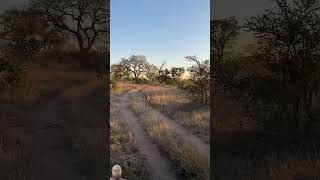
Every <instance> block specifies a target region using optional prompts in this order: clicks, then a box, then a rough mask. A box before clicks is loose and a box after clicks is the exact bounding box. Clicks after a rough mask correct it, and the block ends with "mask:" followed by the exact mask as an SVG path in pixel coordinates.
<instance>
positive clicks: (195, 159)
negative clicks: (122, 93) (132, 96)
mask: <svg viewBox="0 0 320 180" xmlns="http://www.w3.org/2000/svg"><path fill="white" fill-rule="evenodd" d="M133 102H134V101H133ZM131 108H132V109H133V111H134V112H135V113H136V114H137V115H139V117H140V120H141V122H142V124H143V125H144V127H145V129H146V132H147V134H148V135H149V137H150V138H151V139H152V140H153V141H154V142H156V144H157V145H158V146H159V147H160V149H161V150H162V152H164V153H165V154H166V155H167V156H168V157H169V158H170V159H171V160H172V161H173V162H174V164H175V165H176V166H177V168H178V169H179V170H180V172H179V174H180V176H182V177H183V179H209V172H210V170H209V162H208V161H207V159H206V157H204V156H202V155H201V154H199V153H198V152H196V150H195V149H194V148H193V147H192V146H191V145H190V144H188V143H186V142H185V141H184V140H182V138H180V137H178V136H177V135H176V134H175V133H174V130H173V129H171V128H170V127H169V126H168V124H166V123H165V122H163V121H159V120H157V119H156V118H155V117H156V116H155V115H154V114H152V113H151V112H148V111H143V105H142V104H141V103H137V102H134V103H132V104H131Z"/></svg>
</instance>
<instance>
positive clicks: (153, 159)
mask: <svg viewBox="0 0 320 180" xmlns="http://www.w3.org/2000/svg"><path fill="white" fill-rule="evenodd" d="M120 101H121V102H120V106H119V109H120V115H121V118H122V119H123V120H125V121H126V123H128V126H129V128H130V129H131V130H132V132H133V133H134V135H135V140H136V147H137V149H138V150H139V151H140V153H141V154H142V155H143V156H144V157H145V158H146V160H147V163H148V165H149V167H150V174H151V178H152V179H153V180H165V179H173V177H174V175H173V172H170V167H171V165H170V163H169V162H168V161H167V160H166V159H165V158H164V157H162V156H161V155H160V152H159V150H158V148H157V147H156V145H155V144H153V143H152V142H151V141H150V140H149V139H148V138H147V137H146V135H145V134H144V131H143V129H142V127H141V125H140V124H139V122H138V119H137V117H136V116H135V115H134V113H133V112H132V110H131V109H130V108H129V105H130V98H129V94H128V93H124V94H123V95H122V96H121V97H120Z"/></svg>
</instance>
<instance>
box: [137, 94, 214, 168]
mask: <svg viewBox="0 0 320 180" xmlns="http://www.w3.org/2000/svg"><path fill="white" fill-rule="evenodd" d="M131 95H132V96H136V97H138V98H137V99H139V102H140V103H143V98H142V95H143V94H142V92H141V91H139V93H135V94H131ZM144 107H145V108H144V111H148V112H151V113H152V114H154V115H155V116H156V117H158V118H157V119H158V120H162V121H164V122H166V123H167V124H168V125H169V127H170V128H172V129H174V132H175V133H176V134H177V135H178V136H179V137H181V138H182V139H184V140H185V141H186V142H188V143H190V144H191V145H192V146H193V147H194V148H195V149H196V150H197V151H198V152H199V153H200V154H202V155H203V156H205V157H207V158H208V161H209V162H210V145H208V144H207V143H205V142H204V141H202V140H201V139H200V138H199V137H197V136H195V135H194V134H193V133H192V131H190V130H188V129H185V128H184V127H182V126H181V125H180V124H178V123H176V122H175V121H174V120H172V119H170V118H169V117H167V116H166V115H164V114H163V113H161V112H160V111H158V110H156V109H154V108H152V107H151V106H149V105H147V104H145V105H144Z"/></svg>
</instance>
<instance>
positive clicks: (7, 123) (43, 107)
mask: <svg viewBox="0 0 320 180" xmlns="http://www.w3.org/2000/svg"><path fill="white" fill-rule="evenodd" d="M25 72H26V75H25V79H24V80H25V81H24V82H23V84H22V85H21V86H19V87H16V88H13V89H10V90H7V91H4V92H2V93H1V96H0V118H1V125H0V159H1V160H0V162H1V167H6V168H2V169H1V171H0V177H6V178H7V179H26V180H28V179H34V178H41V177H42V178H45V177H44V176H42V175H41V173H43V172H45V171H47V170H48V169H54V168H61V169H63V171H61V175H59V174H57V173H54V172H50V173H46V174H47V177H49V176H51V177H55V176H56V177H57V178H58V179H59V177H60V178H63V176H64V175H65V176H67V175H66V174H68V177H69V178H70V179H73V178H79V177H86V178H87V179H91V178H93V179H94V178H99V177H97V176H96V175H94V174H100V175H103V174H104V173H103V172H104V171H105V169H103V167H104V165H103V164H104V162H103V158H102V156H103V154H104V153H105V151H102V150H103V146H102V145H103V143H104V139H103V138H102V137H104V136H103V132H105V126H103V125H106V124H102V123H101V117H99V116H100V115H101V112H102V113H103V114H102V115H105V113H104V112H105V111H104V110H103V109H101V108H103V107H104V105H105V100H104V99H103V94H104V89H103V88H104V87H103V86H102V84H101V82H102V81H101V80H100V79H97V77H96V73H94V72H89V71H83V70H79V69H78V70H76V69H71V68H68V67H67V66H64V65H55V66H51V65H50V66H49V67H48V66H41V65H35V64H30V65H28V66H27V67H26V69H25ZM101 90H102V91H101ZM80 97H81V98H80ZM99 99H100V100H99ZM86 105H87V106H86ZM88 106H89V107H88ZM97 107H98V108H97ZM100 107H101V108H100ZM80 109H82V110H81V112H85V113H84V114H86V115H83V114H82V115H79V111H80ZM92 109H96V110H98V109H101V111H100V112H97V111H94V110H92ZM80 114H81V113H80ZM90 114H91V115H90ZM102 118H104V117H102ZM88 119H90V120H91V121H88ZM98 127H99V128H98ZM35 144H37V146H34V145H35ZM40 152H41V153H40ZM56 156H57V157H56ZM66 157H68V158H66ZM41 159H43V160H41ZM44 161H47V163H45V164H43V163H44ZM59 163H60V164H59ZM59 166H60V167H59ZM89 166H90V167H91V169H90V168H87V167H89ZM99 167H100V168H99ZM83 168H86V169H85V170H83ZM71 177H72V178H71ZM100 178H101V177H100Z"/></svg>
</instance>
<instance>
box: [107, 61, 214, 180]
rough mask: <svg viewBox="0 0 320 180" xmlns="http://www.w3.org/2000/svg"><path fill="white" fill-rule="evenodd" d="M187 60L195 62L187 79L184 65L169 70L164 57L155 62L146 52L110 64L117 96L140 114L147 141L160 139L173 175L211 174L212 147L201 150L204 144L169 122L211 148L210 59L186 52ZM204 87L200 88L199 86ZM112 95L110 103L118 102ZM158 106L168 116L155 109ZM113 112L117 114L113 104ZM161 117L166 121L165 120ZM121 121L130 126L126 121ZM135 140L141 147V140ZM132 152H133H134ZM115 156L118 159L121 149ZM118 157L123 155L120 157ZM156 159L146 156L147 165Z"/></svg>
mask: <svg viewBox="0 0 320 180" xmlns="http://www.w3.org/2000/svg"><path fill="white" fill-rule="evenodd" d="M186 60H188V61H191V62H192V63H193V64H194V65H193V66H191V67H188V68H187V70H186V71H187V72H189V73H190V74H189V77H188V78H183V73H185V72H186V71H185V68H182V67H173V68H171V69H170V70H169V69H167V68H165V65H166V63H165V62H164V63H162V64H161V65H160V66H156V65H153V64H151V63H150V62H149V61H148V59H147V58H146V57H145V56H142V55H133V56H130V57H129V58H123V59H122V60H121V61H120V63H119V64H113V65H112V67H111V80H112V84H111V87H112V93H113V94H116V95H118V96H119V97H120V99H119V100H120V101H122V102H123V103H125V104H128V107H130V111H132V112H133V114H134V115H135V117H136V118H137V119H138V124H137V125H136V126H141V128H142V129H143V131H144V135H145V136H146V137H147V141H150V142H151V143H152V144H155V145H156V147H157V148H158V149H159V150H160V153H161V156H162V159H164V160H165V161H168V162H169V164H168V166H169V167H171V168H170V169H171V170H172V171H173V172H172V174H171V176H170V178H175V179H209V177H210V165H209V164H210V163H209V158H208V157H209V152H208V151H206V152H207V154H203V153H201V151H199V148H202V147H195V146H194V144H192V143H191V142H189V141H188V140H187V139H186V138H184V137H181V132H176V130H175V129H174V127H172V126H171V125H172V124H170V123H167V121H172V122H175V123H176V124H177V126H181V128H183V129H184V130H185V131H187V132H188V133H190V134H193V135H194V136H193V137H192V138H195V139H198V138H199V141H202V142H203V144H204V146H206V148H208V147H209V141H210V136H209V127H210V122H209V89H208V88H209V83H208V82H209V63H208V61H207V60H204V61H202V60H199V59H198V58H197V57H195V56H190V57H186ZM200 88H201V90H200V91H195V89H200ZM126 96H129V98H128V99H127V98H126ZM121 98H122V99H121ZM111 100H112V101H111V104H112V103H113V102H114V103H117V100H115V99H111ZM149 107H150V108H151V109H152V110H151V109H149ZM153 109H154V110H155V111H157V112H159V113H163V115H164V116H166V117H164V116H163V117H162V116H159V114H158V113H154V111H153ZM111 111H112V113H115V112H113V111H115V110H114V109H111ZM121 113H127V112H124V111H123V112H121ZM162 118H167V120H166V121H163V119H162ZM129 121H130V119H129ZM120 125H121V126H122V128H126V125H125V124H120ZM114 128H115V129H117V127H114ZM127 128H128V131H129V132H130V129H135V127H127ZM111 132H112V137H113V136H116V132H113V131H111ZM133 145H134V146H137V144H136V143H133ZM138 149H139V148H138ZM204 151H205V150H204ZM127 153H130V152H127ZM131 154H133V156H134V154H135V153H134V152H131ZM111 156H112V157H113V158H116V153H115V154H114V155H111ZM124 156H125V155H124ZM144 156H148V154H144ZM141 158H142V159H143V157H140V159H141ZM145 158H147V157H145ZM118 162H121V160H120V159H118ZM115 163H116V161H115ZM150 163H151V165H150ZM152 163H153V162H149V161H146V167H144V168H147V169H148V171H150V169H152ZM155 163H156V162H155ZM148 164H149V165H150V166H151V167H149V166H148ZM153 171H157V169H156V170H154V169H153ZM151 173H152V171H151ZM153 173H154V172H153ZM124 177H126V176H124ZM168 178H169V177H168Z"/></svg>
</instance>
